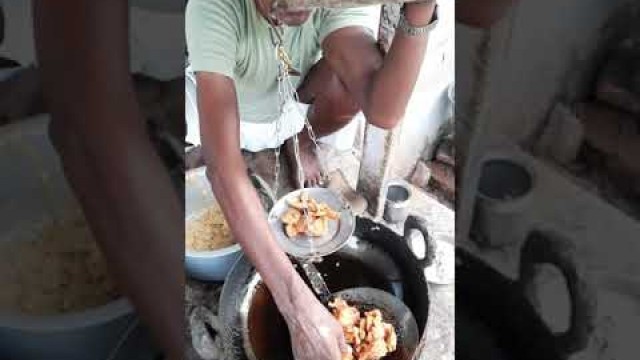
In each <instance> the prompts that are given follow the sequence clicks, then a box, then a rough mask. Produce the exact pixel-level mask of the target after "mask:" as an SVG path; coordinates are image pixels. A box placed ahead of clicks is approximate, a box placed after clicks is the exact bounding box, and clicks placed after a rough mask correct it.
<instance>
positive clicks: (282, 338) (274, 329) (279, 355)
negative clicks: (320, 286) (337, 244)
mask: <svg viewBox="0 0 640 360" xmlns="http://www.w3.org/2000/svg"><path fill="white" fill-rule="evenodd" d="M315 265H316V267H317V268H318V270H319V271H320V273H321V274H322V275H323V278H324V279H325V281H326V283H327V286H328V287H329V289H330V290H331V291H332V292H338V291H340V290H343V289H348V288H354V287H374V288H378V289H381V290H385V291H392V286H391V282H390V281H389V280H388V279H387V278H386V277H385V276H384V274H381V273H380V272H378V271H376V269H374V268H372V267H370V266H367V265H366V264H364V263H363V262H362V261H360V260H358V259H356V258H354V257H350V256H348V255H345V254H340V253H337V254H333V255H329V256H326V257H325V258H324V259H323V261H322V262H320V263H317V264H315ZM299 271H301V270H299ZM305 278H306V277H305V276H303V279H305ZM248 328H249V341H250V343H251V346H252V348H253V351H254V354H255V355H256V359H257V360H293V354H292V352H291V340H290V336H289V331H288V329H287V324H286V322H285V321H284V318H283V317H282V315H281V314H280V312H279V311H278V308H277V307H276V305H275V303H274V301H273V297H272V296H271V294H270V293H269V290H268V289H267V287H266V286H265V285H264V284H263V283H260V284H259V285H258V286H257V287H256V290H255V294H254V295H253V298H252V300H251V307H250V309H249V314H248Z"/></svg>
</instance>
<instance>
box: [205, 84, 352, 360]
mask: <svg viewBox="0 0 640 360" xmlns="http://www.w3.org/2000/svg"><path fill="white" fill-rule="evenodd" d="M197 83H198V108H199V113H200V134H201V137H202V147H203V154H204V157H205V162H206V163H207V175H208V177H209V180H210V182H211V184H212V187H213V190H214V192H215V195H216V199H217V200H218V201H219V202H220V206H221V208H222V210H223V212H224V214H225V216H226V218H227V220H228V221H229V225H230V227H231V231H232V233H233V236H234V238H235V239H236V241H237V242H238V243H239V244H240V245H241V246H242V249H243V250H244V253H245V255H246V256H247V257H248V258H249V260H250V261H251V262H252V263H253V265H254V266H255V268H256V269H257V270H258V272H259V273H260V276H261V277H262V280H263V281H264V283H265V284H266V285H267V287H268V288H269V291H270V292H271V294H272V295H273V298H274V300H275V302H276V304H277V306H278V309H279V310H280V312H281V313H282V315H283V316H284V318H285V320H286V321H287V325H288V326H289V332H290V334H291V340H292V346H293V353H294V355H295V357H296V359H299V360H338V359H340V351H341V350H343V351H344V346H345V343H344V336H343V333H342V328H341V327H340V325H339V324H338V322H337V321H336V320H335V319H334V318H333V317H332V316H331V314H330V313H329V312H328V311H327V309H326V308H325V307H324V306H323V305H322V304H320V302H319V301H318V300H317V299H316V298H315V296H314V295H313V293H312V292H311V290H310V289H309V288H308V287H307V286H306V284H305V283H304V281H302V279H301V278H300V276H299V275H298V273H297V272H296V271H295V269H294V268H293V265H292V264H291V262H290V261H289V259H288V257H287V256H286V255H285V253H284V252H283V251H282V250H281V249H280V247H279V246H278V244H277V243H276V241H275V238H274V236H273V233H272V232H271V229H270V227H269V224H268V223H267V219H266V214H265V211H264V209H263V208H262V205H261V203H260V200H259V198H258V194H257V192H256V190H255V189H254V188H253V185H252V184H251V182H250V181H249V177H248V176H247V169H246V166H245V163H244V159H243V158H242V154H241V152H240V129H239V128H240V120H239V116H238V108H237V96H236V92H235V85H234V83H233V80H231V79H229V78H227V77H225V76H223V75H218V74H214V73H207V72H200V73H198V74H197Z"/></svg>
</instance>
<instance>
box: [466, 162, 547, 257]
mask: <svg viewBox="0 0 640 360" xmlns="http://www.w3.org/2000/svg"><path fill="white" fill-rule="evenodd" d="M535 183H536V178H535V172H534V170H533V165H532V163H531V162H530V160H529V158H527V157H526V156H524V155H521V154H518V153H512V152H504V153H503V152H495V153H491V154H489V155H488V156H486V157H485V160H484V161H483V163H482V168H481V171H480V178H479V182H478V195H477V203H476V209H475V219H474V231H475V232H476V233H478V234H481V238H483V240H482V241H483V244H484V245H487V246H491V247H500V246H504V245H508V244H513V243H518V242H522V240H524V237H525V236H526V234H527V233H528V232H529V230H530V224H529V223H528V221H527V219H526V217H525V216H524V212H525V210H526V209H527V208H528V207H529V205H530V203H531V193H532V191H533V190H534V187H535Z"/></svg>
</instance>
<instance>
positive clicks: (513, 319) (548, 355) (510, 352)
mask: <svg viewBox="0 0 640 360" xmlns="http://www.w3.org/2000/svg"><path fill="white" fill-rule="evenodd" d="M521 254H522V255H521V259H520V278H519V279H518V280H517V281H513V280H510V279H508V278H507V277H505V276H504V275H502V274H501V273H499V272H497V271H496V270H494V269H493V268H492V267H490V266H488V265H487V264H486V263H484V262H483V261H481V260H479V259H478V258H477V257H475V256H474V255H472V254H471V253H469V252H467V251H465V250H464V249H462V248H458V249H456V358H457V359H463V360H487V359H495V360H501V359H516V360H528V359H531V360H533V359H536V360H539V359H545V360H555V359H566V358H567V357H568V356H569V355H570V354H572V353H574V352H576V351H578V350H581V349H583V348H584V347H585V346H586V345H587V341H588V338H589V335H590V333H591V331H592V329H593V319H594V315H593V314H594V309H595V304H594V298H595V297H594V296H593V293H592V290H591V287H590V285H589V283H588V282H587V280H586V279H585V277H584V272H583V271H582V270H581V268H580V267H579V266H578V262H577V261H576V258H575V254H574V251H573V248H572V246H571V244H570V242H569V241H568V240H567V239H565V238H563V237H562V236H560V235H559V234H557V233H555V232H549V231H534V232H532V233H531V234H530V235H529V236H528V238H527V241H526V243H525V244H524V246H523V248H522V252H521ZM540 264H550V265H553V266H556V267H557V268H558V269H559V270H560V272H561V273H562V275H563V276H564V278H565V280H566V284H567V289H568V291H569V295H570V298H571V306H572V308H571V321H570V326H569V328H568V330H567V331H566V332H563V333H560V334H554V333H552V332H551V331H550V330H549V328H548V327H547V325H546V324H545V323H544V322H543V320H542V318H541V317H540V316H539V314H538V312H537V311H536V310H535V308H534V307H533V306H532V305H531V303H530V301H529V300H528V299H527V298H526V297H525V295H524V294H525V288H526V287H527V286H528V285H529V284H530V283H531V281H532V280H533V278H534V274H535V268H536V265H540Z"/></svg>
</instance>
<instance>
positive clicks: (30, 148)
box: [0, 115, 135, 360]
mask: <svg viewBox="0 0 640 360" xmlns="http://www.w3.org/2000/svg"><path fill="white" fill-rule="evenodd" d="M48 123H49V119H48V116H44V115H41V116H37V117H35V118H33V119H29V120H22V121H20V122H19V123H16V124H11V125H6V126H3V127H0V174H2V176H0V219H2V221H0V241H18V240H17V239H28V238H30V237H32V236H35V234H37V233H38V229H39V228H40V225H41V224H43V223H47V222H49V221H51V219H52V218H56V217H60V216H64V215H65V214H69V212H70V211H71V212H73V211H76V209H77V207H78V204H77V201H76V200H75V197H74V196H73V193H72V192H71V190H70V189H69V186H68V184H67V182H66V180H65V177H64V175H63V172H62V168H61V166H60V163H59V159H58V156H57V153H56V152H55V150H54V149H53V147H52V146H51V143H50V142H49V139H48V136H47V133H48V131H47V125H48ZM134 317H135V316H134V313H133V308H132V306H131V305H130V304H129V302H128V301H127V300H126V299H124V298H120V299H116V300H114V301H112V302H110V303H107V304H105V305H103V306H100V307H96V308H92V309H87V310H85V311H78V312H73V313H65V314H60V315H50V316H32V315H24V314H6V313H0V357H1V358H2V359H20V360H41V359H64V360H86V359H104V358H106V356H107V355H108V354H109V353H111V351H112V350H113V349H114V348H115V347H116V345H117V343H118V342H119V341H120V340H121V339H122V337H123V335H125V332H126V330H127V329H128V328H129V327H130V326H131V322H132V321H134Z"/></svg>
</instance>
